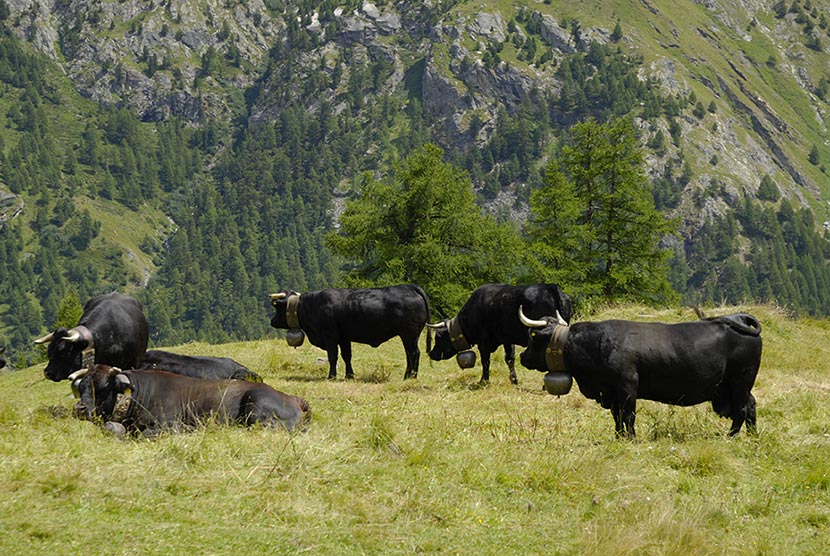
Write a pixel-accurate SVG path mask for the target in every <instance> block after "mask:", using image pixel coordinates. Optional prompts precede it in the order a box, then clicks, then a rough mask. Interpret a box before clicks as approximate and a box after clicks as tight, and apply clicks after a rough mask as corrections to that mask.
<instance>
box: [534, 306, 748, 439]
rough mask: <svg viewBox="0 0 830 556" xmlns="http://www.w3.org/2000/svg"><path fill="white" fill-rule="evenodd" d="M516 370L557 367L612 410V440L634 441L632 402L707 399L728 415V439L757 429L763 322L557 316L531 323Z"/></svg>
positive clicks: (685, 403)
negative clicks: (592, 319)
mask: <svg viewBox="0 0 830 556" xmlns="http://www.w3.org/2000/svg"><path fill="white" fill-rule="evenodd" d="M519 318H520V319H521V321H522V323H523V324H524V325H525V326H527V327H529V328H530V329H531V330H530V334H529V342H530V343H529V344H528V347H527V349H526V350H524V351H523V352H522V353H521V355H520V356H519V357H520V360H521V362H522V365H524V366H525V367H528V368H530V369H536V370H538V371H543V372H544V371H554V370H561V369H564V371H565V372H566V373H568V374H570V375H571V376H573V378H574V380H576V383H577V385H578V386H579V390H580V391H581V392H582V394H583V395H584V396H585V397H586V398H590V399H593V400H596V401H597V402H599V403H600V404H601V405H602V407H604V408H605V409H610V410H611V413H612V415H613V416H614V423H615V425H616V430H617V434H618V435H621V436H622V435H628V436H629V437H633V436H634V417H635V414H636V405H637V398H641V399H646V400H654V401H658V402H662V403H666V404H671V405H680V406H690V405H696V404H699V403H703V402H707V401H708V402H711V403H712V408H713V409H714V410H715V412H716V413H717V414H718V415H720V416H721V417H730V418H731V419H732V426H731V428H730V429H729V434H730V435H735V434H737V433H738V432H739V431H740V430H741V426H742V425H743V424H744V422H746V426H747V430H749V431H750V432H754V431H755V426H756V421H755V398H754V397H753V395H752V393H751V390H752V387H753V385H754V384H755V377H756V375H757V374H758V368H759V366H760V364H761V325H760V323H759V322H758V320H757V319H756V318H755V317H753V316H752V315H749V314H746V313H738V314H734V315H729V316H722V317H711V318H708V319H705V320H698V321H694V322H685V323H680V324H663V323H645V322H631V321H623V320H608V321H600V322H580V323H576V324H573V325H571V326H568V325H567V323H565V322H564V321H563V320H562V319H561V318H559V316H558V315H557V318H553V317H545V318H543V319H539V320H533V319H529V318H528V317H526V316H525V315H524V313H523V312H522V309H521V307H520V308H519Z"/></svg>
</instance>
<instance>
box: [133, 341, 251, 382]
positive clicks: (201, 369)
mask: <svg viewBox="0 0 830 556" xmlns="http://www.w3.org/2000/svg"><path fill="white" fill-rule="evenodd" d="M136 369H139V370H143V369H151V370H156V371H168V372H171V373H176V374H178V375H185V376H192V377H195V378H219V379H228V378H233V379H237V380H247V381H249V382H262V377H261V376H259V375H258V374H256V373H255V372H253V371H249V370H248V369H247V367H245V366H244V365H241V364H240V363H237V362H236V361H234V360H233V359H230V358H229V357H207V356H202V355H181V354H178V353H170V352H169V351H161V350H159V349H151V350H148V351H147V353H145V354H144V358H143V359H142V360H141V363H139V364H138V365H137V366H136Z"/></svg>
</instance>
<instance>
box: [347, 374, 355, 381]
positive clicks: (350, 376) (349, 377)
mask: <svg viewBox="0 0 830 556" xmlns="http://www.w3.org/2000/svg"><path fill="white" fill-rule="evenodd" d="M346 380H354V375H346Z"/></svg>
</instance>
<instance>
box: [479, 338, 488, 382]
mask: <svg viewBox="0 0 830 556" xmlns="http://www.w3.org/2000/svg"><path fill="white" fill-rule="evenodd" d="M478 351H479V353H481V380H479V384H489V383H490V352H489V351H487V350H485V349H481V346H478Z"/></svg>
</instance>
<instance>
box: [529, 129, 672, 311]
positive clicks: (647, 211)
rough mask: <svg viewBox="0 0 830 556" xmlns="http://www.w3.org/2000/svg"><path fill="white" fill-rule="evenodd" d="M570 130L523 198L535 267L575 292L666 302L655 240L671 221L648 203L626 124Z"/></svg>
mask: <svg viewBox="0 0 830 556" xmlns="http://www.w3.org/2000/svg"><path fill="white" fill-rule="evenodd" d="M570 137H571V140H570V141H569V143H568V144H567V145H565V146H563V148H562V153H561V155H560V157H559V158H560V160H561V162H560V163H559V164H558V165H557V164H552V165H551V166H550V167H549V169H548V173H547V180H546V184H545V187H543V188H541V189H538V190H536V191H534V193H533V195H532V197H531V201H530V206H531V209H532V210H533V213H534V220H533V222H532V225H531V227H530V228H529V230H528V232H529V234H530V237H531V238H532V239H533V240H534V243H535V245H536V248H537V249H539V251H540V253H539V260H540V261H541V262H542V263H544V269H545V270H543V271H542V272H543V273H548V275H549V279H551V280H553V281H556V282H559V283H561V284H564V285H565V287H566V289H567V290H568V291H570V292H572V294H576V295H581V296H587V297H593V296H598V295H599V296H603V297H604V298H605V299H606V300H614V299H625V298H628V299H632V298H633V299H638V300H643V299H647V300H651V301H652V302H653V301H659V302H662V303H667V302H671V301H672V300H673V297H674V295H673V292H672V290H671V287H670V286H669V283H668V277H667V270H668V266H667V264H666V261H667V259H668V255H669V254H668V252H667V251H666V250H665V249H662V248H660V246H659V243H660V240H661V239H662V238H663V237H665V236H667V235H669V234H671V233H673V232H674V230H673V227H674V223H673V222H670V221H668V220H667V219H666V218H665V216H663V215H662V214H660V213H659V212H658V211H657V210H656V209H655V208H654V199H653V198H652V196H651V191H650V188H649V185H648V182H647V180H646V177H645V174H644V173H643V169H642V167H643V164H642V153H641V151H640V149H639V147H638V144H637V136H636V132H635V129H634V127H633V125H632V124H631V122H629V121H628V120H625V119H617V120H613V121H611V122H608V123H607V124H598V123H596V122H595V121H593V120H587V121H585V122H583V123H580V124H576V125H574V126H573V128H572V129H571V133H570Z"/></svg>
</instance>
